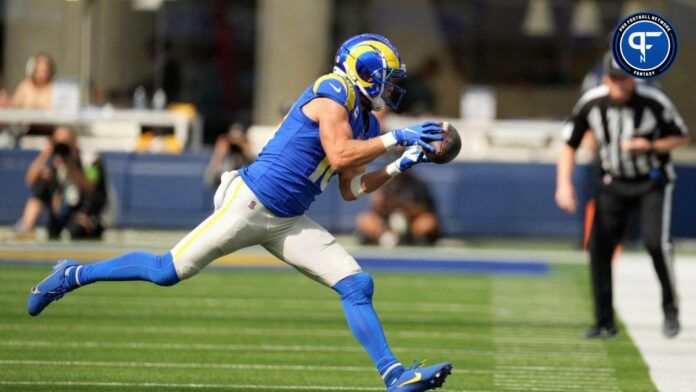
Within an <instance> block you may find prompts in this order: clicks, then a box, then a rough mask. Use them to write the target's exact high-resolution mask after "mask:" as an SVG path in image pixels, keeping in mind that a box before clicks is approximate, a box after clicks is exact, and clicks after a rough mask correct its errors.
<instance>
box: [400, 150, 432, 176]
mask: <svg viewBox="0 0 696 392" xmlns="http://www.w3.org/2000/svg"><path fill="white" fill-rule="evenodd" d="M423 162H430V159H429V158H428V156H427V155H425V153H424V152H423V149H422V148H420V146H411V147H409V148H407V149H406V151H404V153H403V154H402V155H401V157H399V159H397V160H396V162H395V163H396V165H397V167H398V168H399V171H400V172H402V173H403V172H404V171H405V170H408V169H410V168H412V167H413V166H414V165H416V164H418V163H423Z"/></svg>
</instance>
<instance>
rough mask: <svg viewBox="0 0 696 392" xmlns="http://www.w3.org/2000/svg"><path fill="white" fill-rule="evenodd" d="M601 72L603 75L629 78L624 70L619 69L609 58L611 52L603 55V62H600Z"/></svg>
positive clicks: (612, 59) (610, 57)
mask: <svg viewBox="0 0 696 392" xmlns="http://www.w3.org/2000/svg"><path fill="white" fill-rule="evenodd" d="M602 70H603V71H604V74H605V75H610V76H629V75H628V74H627V73H626V72H625V71H624V70H622V69H621V68H619V65H618V64H616V61H614V58H613V57H612V56H611V52H607V53H606V54H605V55H604V61H603V62H602Z"/></svg>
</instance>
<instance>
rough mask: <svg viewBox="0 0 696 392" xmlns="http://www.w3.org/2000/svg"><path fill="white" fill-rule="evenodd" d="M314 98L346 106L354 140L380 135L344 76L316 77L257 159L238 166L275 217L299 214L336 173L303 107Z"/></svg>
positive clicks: (373, 118) (314, 125) (375, 119)
mask: <svg viewBox="0 0 696 392" xmlns="http://www.w3.org/2000/svg"><path fill="white" fill-rule="evenodd" d="M318 97H325V98H329V99H331V100H333V101H335V102H337V103H338V104H340V105H341V106H343V107H344V108H346V110H347V111H348V119H349V122H350V126H351V129H352V131H353V138H354V139H369V138H373V137H376V136H379V134H380V129H379V122H378V121H377V118H375V116H374V115H373V114H372V113H370V112H369V111H364V110H363V108H362V107H361V105H360V100H359V98H360V96H359V92H358V90H357V89H356V88H355V87H354V86H353V85H352V84H351V83H350V81H349V80H347V79H346V78H345V77H344V76H342V75H339V74H335V73H331V74H327V75H324V76H322V77H320V78H319V79H317V80H316V82H314V83H313V84H312V85H311V86H309V87H308V88H307V89H306V90H305V91H304V92H303V93H302V95H300V97H299V98H298V100H297V101H296V102H295V104H294V105H293V107H292V109H290V112H289V113H288V115H287V116H286V117H285V119H284V120H283V122H282V123H281V124H280V126H279V127H278V130H276V132H275V135H274V136H273V138H272V139H271V140H269V141H268V143H267V144H266V146H265V147H264V148H263V150H261V153H260V154H259V156H258V157H257V159H256V161H255V162H254V163H252V164H251V165H249V166H246V167H244V168H243V169H242V170H240V175H241V176H242V178H243V179H244V182H245V183H246V184H247V186H248V187H249V188H250V189H251V190H252V192H254V194H255V195H256V197H258V198H259V200H260V201H261V202H262V203H263V204H264V205H265V206H266V208H268V209H269V210H270V211H271V212H273V213H274V214H275V215H277V216H281V217H291V216H297V215H301V214H303V213H304V212H305V211H307V209H308V208H309V206H310V204H312V202H313V201H314V198H315V197H316V196H317V195H318V194H320V193H321V192H322V191H323V190H324V189H326V186H327V185H328V183H329V180H331V178H332V177H333V176H334V174H335V173H334V172H333V170H332V169H331V165H330V164H329V160H328V158H327V157H326V153H325V152H324V148H323V147H322V145H321V139H320V137H319V123H317V122H315V121H312V120H311V119H309V118H308V117H307V116H305V114H304V112H303V111H302V107H303V106H304V105H305V104H307V103H308V102H309V101H311V100H313V99H315V98H318Z"/></svg>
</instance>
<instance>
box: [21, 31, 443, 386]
mask: <svg viewBox="0 0 696 392" xmlns="http://www.w3.org/2000/svg"><path fill="white" fill-rule="evenodd" d="M403 77H406V67H405V65H404V64H403V63H402V61H401V56H400V55H399V52H398V51H397V49H396V47H395V46H394V45H393V44H392V43H391V42H389V41H388V40H387V39H386V38H384V37H381V36H379V35H376V34H363V35H359V36H356V37H353V38H351V39H349V40H348V41H346V42H345V43H343V45H341V47H340V48H339V50H338V52H337V54H336V61H335V67H334V69H333V72H332V73H330V74H327V75H324V76H322V77H320V78H319V79H317V80H316V81H315V82H314V83H312V84H311V85H310V86H309V87H308V88H307V89H306V90H305V91H304V92H303V93H302V95H300V97H299V98H298V99H297V101H296V102H295V104H294V105H293V107H292V109H291V110H290V112H289V113H288V115H287V116H286V118H285V119H284V120H283V122H282V123H281V124H280V126H279V128H278V130H277V131H276V133H275V135H274V137H273V138H272V139H271V140H270V141H269V142H268V143H267V145H266V146H265V147H264V148H263V150H262V151H261V153H260V155H259V156H258V158H257V160H256V161H255V162H254V163H252V164H250V165H248V166H246V167H244V168H242V169H240V170H239V171H230V172H226V173H224V174H223V175H222V178H221V184H220V186H219V188H218V189H217V191H216V193H215V197H214V204H215V212H214V213H213V214H212V215H210V216H209V217H208V218H207V219H206V220H204V221H203V222H202V223H201V224H200V225H198V227H196V228H195V229H194V230H193V231H192V232H190V233H189V234H188V235H187V236H186V237H184V239H182V240H181V241H180V242H179V243H178V244H177V245H176V246H175V247H174V248H172V249H171V251H169V252H167V253H165V254H162V255H152V254H147V253H143V252H132V253H127V254H124V255H122V256H118V257H116V258H113V259H110V260H105V261H102V262H99V263H95V264H91V265H79V264H77V263H76V262H74V261H72V260H63V261H60V262H59V263H58V264H57V265H56V266H55V267H54V268H53V273H52V274H51V275H49V276H48V277H47V278H46V279H44V280H43V281H42V282H41V283H39V284H37V285H36V286H34V287H33V288H32V289H31V293H30V295H29V301H28V305H27V309H28V311H29V314H31V315H33V316H36V315H38V314H39V313H40V312H41V311H42V310H43V309H44V308H45V307H46V306H48V304H50V303H51V302H53V301H55V300H57V299H59V298H61V297H63V295H65V294H66V293H68V292H70V291H72V290H75V289H76V288H78V287H81V286H85V285H88V284H91V283H94V282H98V281H107V280H109V281H114V280H145V281H149V282H153V283H155V284H158V285H161V286H171V285H174V284H176V283H178V282H180V281H181V280H184V279H188V278H190V277H192V276H193V275H195V274H196V273H198V272H199V271H200V270H201V269H202V268H204V267H205V266H207V265H208V264H209V263H210V262H212V261H213V260H215V259H217V258H218V257H220V256H223V255H225V254H228V253H232V252H234V251H236V250H238V249H240V248H244V247H247V246H251V245H261V246H263V247H264V248H266V249H267V250H268V251H269V252H270V253H272V254H273V255H275V256H276V257H278V258H279V259H281V260H283V261H285V262H286V263H288V264H290V265H292V266H293V267H295V268H296V269H298V270H299V271H301V272H302V273H304V274H305V275H307V276H309V277H311V278H313V279H315V280H317V281H319V282H321V283H323V284H325V285H326V286H329V287H331V288H333V289H334V290H335V291H336V292H337V293H338V295H339V296H340V298H341V302H342V304H343V309H344V312H345V315H346V318H347V320H348V325H349V327H350V329H351V331H352V332H353V334H354V335H355V337H356V338H357V339H358V341H360V343H361V344H362V345H363V347H364V348H365V350H366V351H367V352H368V354H369V355H370V357H371V358H372V360H373V361H374V363H375V366H376V367H377V370H378V372H379V374H380V375H381V377H382V379H383V380H384V382H385V383H386V386H387V391H404V392H405V391H425V390H429V389H434V388H437V387H440V386H441V385H442V384H443V383H444V381H445V378H446V377H447V375H449V374H450V371H451V368H452V365H451V364H450V363H448V362H443V363H440V364H437V365H434V366H430V367H421V365H419V364H416V365H413V366H411V367H409V368H406V367H404V366H403V365H402V364H401V363H400V362H399V361H398V360H397V359H396V358H395V356H394V354H392V352H391V350H390V348H389V344H388V343H387V340H386V338H385V336H384V332H383V330H382V326H381V324H380V321H379V318H378V317H377V314H376V313H375V310H374V308H373V306H372V294H373V288H374V283H373V280H372V277H371V276H370V275H369V274H367V273H365V272H363V271H362V270H361V268H360V266H359V265H358V263H357V262H356V261H355V259H354V258H353V257H352V256H351V255H350V254H348V252H347V251H346V250H345V249H344V248H343V247H342V246H341V245H339V244H338V243H337V242H336V239H335V238H334V236H333V235H331V234H330V233H329V232H328V231H326V230H325V229H324V228H322V227H321V226H319V225H318V224H317V223H315V222H314V221H312V220H311V219H310V218H308V217H307V216H306V215H304V213H305V211H306V210H307V209H308V208H309V206H310V204H311V203H312V202H313V201H314V198H315V197H316V196H317V195H318V194H319V193H321V192H322V191H323V190H324V189H325V188H326V186H327V184H328V182H329V180H330V179H331V178H333V177H334V176H335V175H336V174H338V181H339V187H340V191H341V195H342V196H343V198H344V199H345V200H355V199H357V198H359V197H361V196H363V195H364V194H365V193H369V192H372V191H374V190H376V189H377V188H379V187H380V186H382V185H384V184H385V183H386V182H388V181H389V180H390V179H392V178H393V177H395V176H397V175H399V174H400V173H402V172H404V171H405V170H408V169H409V168H411V167H412V166H414V165H416V164H419V163H423V162H427V161H428V158H427V157H426V156H425V154H424V153H423V149H427V150H429V151H432V150H433V147H432V146H430V145H429V144H428V143H429V142H432V141H436V140H442V135H441V133H442V132H443V129H442V128H441V126H440V125H439V124H437V123H434V122H424V123H421V124H417V125H413V126H409V127H406V128H402V129H396V130H393V131H391V132H387V133H385V134H383V135H381V133H380V126H379V123H378V122H377V119H376V118H375V116H374V114H372V113H371V112H372V111H379V110H382V109H383V108H384V107H385V105H388V106H390V107H392V108H396V107H397V106H398V105H399V102H400V100H401V97H402V96H403V94H404V92H405V91H404V90H403V89H401V88H400V87H398V86H397V85H396V84H394V80H395V79H397V78H403ZM380 135H381V136H380ZM397 145H400V146H410V147H409V148H408V149H407V150H406V151H405V152H404V153H403V155H402V156H401V157H400V158H399V159H397V160H396V161H394V162H393V163H391V164H389V165H387V166H386V167H383V168H380V169H378V170H375V171H372V172H369V173H365V165H366V164H367V163H369V162H371V161H373V160H374V159H375V158H377V157H379V156H380V155H382V154H384V153H385V152H386V151H387V150H388V149H390V148H392V147H394V146H397Z"/></svg>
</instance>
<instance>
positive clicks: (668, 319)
mask: <svg viewBox="0 0 696 392" xmlns="http://www.w3.org/2000/svg"><path fill="white" fill-rule="evenodd" d="M679 332H681V325H680V324H679V317H678V316H677V314H676V313H671V312H670V313H666V314H665V322H664V324H662V334H663V335H665V337H667V338H673V337H675V336H677V335H679Z"/></svg>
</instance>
